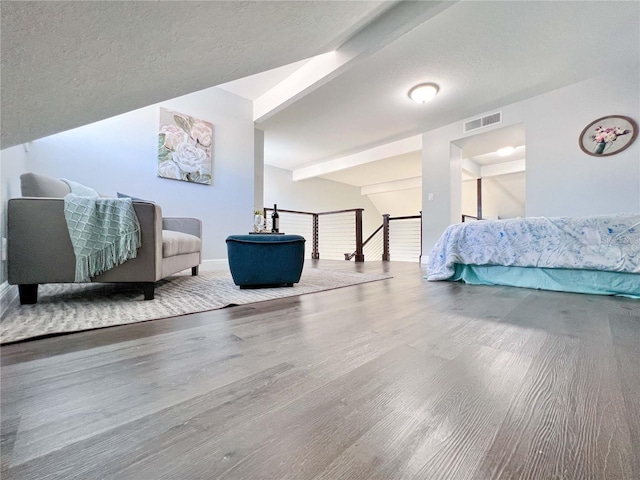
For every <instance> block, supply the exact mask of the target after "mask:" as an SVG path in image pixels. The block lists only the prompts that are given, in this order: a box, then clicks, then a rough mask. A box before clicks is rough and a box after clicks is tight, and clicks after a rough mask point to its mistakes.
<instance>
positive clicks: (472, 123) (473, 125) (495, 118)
mask: <svg viewBox="0 0 640 480" xmlns="http://www.w3.org/2000/svg"><path fill="white" fill-rule="evenodd" d="M497 123H502V112H495V113H490V114H489V115H485V116H484V117H480V118H474V119H473V120H468V121H466V122H464V128H463V131H464V133H467V132H471V131H473V130H477V129H479V128H483V127H488V126H489V125H495V124H497Z"/></svg>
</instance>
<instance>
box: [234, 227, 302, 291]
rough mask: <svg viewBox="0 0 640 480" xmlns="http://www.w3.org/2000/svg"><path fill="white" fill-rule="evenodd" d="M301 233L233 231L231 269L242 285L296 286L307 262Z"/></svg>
mask: <svg viewBox="0 0 640 480" xmlns="http://www.w3.org/2000/svg"><path fill="white" fill-rule="evenodd" d="M304 244H305V239H304V237H302V236H300V235H277V234H276V235H268V234H267V235H230V236H229V237H227V253H228V256H229V269H230V270H231V276H232V277H233V282H234V283H235V284H236V285H238V286H240V288H260V287H279V286H288V287H291V286H293V284H294V283H298V282H299V281H300V276H301V275H302V267H303V266H304Z"/></svg>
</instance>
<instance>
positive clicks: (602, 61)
mask: <svg viewBox="0 0 640 480" xmlns="http://www.w3.org/2000/svg"><path fill="white" fill-rule="evenodd" d="M605 12H606V14H605ZM639 15H640V3H639V2H609V3H603V2H484V1H483V2H459V3H457V4H455V5H453V6H452V7H450V8H448V9H447V10H445V11H444V12H442V13H440V14H439V15H437V16H435V17H434V18H432V19H430V20H428V21H427V22H425V23H423V24H422V25H420V26H419V27H417V28H415V29H414V30H412V31H411V32H409V33H407V34H406V35H404V36H402V37H401V38H399V39H398V40H396V41H395V42H393V43H391V44H389V45H387V46H386V47H384V48H382V49H380V50H379V51H377V52H376V53H374V54H373V55H371V56H370V57H368V58H367V59H365V60H363V61H362V62H360V63H358V64H357V65H355V66H353V67H352V68H351V69H349V70H347V71H346V72H344V73H343V74H342V75H340V76H338V77H336V78H334V79H332V80H331V81H330V82H328V83H326V84H325V85H323V86H322V87H321V88H318V89H317V90H315V91H313V92H311V93H310V94H308V95H307V96H305V97H304V98H302V99H300V100H298V101H297V102H295V103H294V104H292V105H290V106H289V107H287V108H286V109H284V110H283V111H281V112H279V113H278V114H276V115H274V116H272V117H271V118H269V119H267V120H265V121H264V122H260V124H259V125H258V126H259V127H260V128H262V129H264V130H265V162H266V163H268V164H271V165H275V166H279V167H281V168H288V169H294V168H299V167H300V166H303V165H312V164H315V163H319V162H321V161H323V160H327V159H331V158H336V157H340V156H344V155H347V154H351V153H355V152H357V151H359V150H362V149H364V148H367V147H372V146H375V145H379V144H383V143H387V142H388V141H390V140H395V139H399V138H404V137H407V136H409V135H412V134H417V133H421V132H424V131H428V130H430V129H433V128H436V127H439V126H442V125H446V124H449V123H451V122H454V121H458V120H461V119H465V118H469V117H473V116H476V115H478V114H480V113H484V112H487V111H491V110H493V109H495V108H499V107H501V106H504V105H508V104H511V103H513V102H516V101H519V100H523V99H525V98H528V97H531V96H534V95H537V94H541V93H544V92H546V91H550V90H553V89H556V88H559V87H562V86H565V85H568V84H571V83H575V82H577V81H580V80H583V79H586V78H589V77H592V76H596V75H599V74H602V73H605V72H613V71H616V70H617V69H621V68H625V66H628V65H630V64H635V65H637V64H638V62H640V53H639V49H640V44H639V42H638V39H639V38H640V29H639ZM421 82H435V83H437V84H439V85H440V87H441V88H440V93H439V94H438V96H437V97H436V98H435V99H434V100H433V101H432V102H431V103H428V104H425V105H418V104H415V103H412V102H411V101H410V100H409V99H408V98H407V91H408V90H409V88H410V87H411V86H413V85H415V84H417V83H421Z"/></svg>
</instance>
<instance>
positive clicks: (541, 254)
mask: <svg viewBox="0 0 640 480" xmlns="http://www.w3.org/2000/svg"><path fill="white" fill-rule="evenodd" d="M456 265H483V266H485V265H486V266H489V265H501V266H507V267H538V268H553V269H571V270H590V271H606V272H620V273H625V274H640V214H620V215H610V216H589V217H556V218H546V217H534V218H526V219H515V220H497V221H491V220H486V221H481V222H473V223H460V224H456V225H451V226H450V227H448V228H447V230H446V231H445V232H444V234H443V235H442V236H441V237H440V239H439V240H438V242H437V243H436V245H435V247H434V248H433V250H432V251H431V254H430V255H429V262H428V265H427V276H426V278H427V279H428V280H430V281H437V280H448V279H454V277H455V273H456ZM633 278H635V277H633ZM638 278H639V279H640V277H638ZM639 281H640V280H639ZM638 293H640V292H638Z"/></svg>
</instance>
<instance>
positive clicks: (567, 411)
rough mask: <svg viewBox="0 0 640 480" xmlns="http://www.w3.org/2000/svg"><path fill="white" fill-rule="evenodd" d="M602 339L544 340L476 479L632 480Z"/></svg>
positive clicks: (618, 403)
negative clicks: (564, 479) (604, 479)
mask: <svg viewBox="0 0 640 480" xmlns="http://www.w3.org/2000/svg"><path fill="white" fill-rule="evenodd" d="M607 343H608V342H607V340H606V339H605V340H604V341H602V340H593V341H586V340H583V339H579V338H576V337H570V336H566V335H555V334H554V335H550V336H549V337H548V340H547V342H545V345H544V346H543V348H542V350H541V353H540V356H538V357H537V358H536V359H534V363H533V365H532V368H531V371H530V372H529V373H528V374H527V380H526V381H525V384H524V386H523V388H522V389H521V390H520V392H519V393H518V395H517V397H516V398H515V400H514V403H513V405H512V407H511V409H510V410H509V413H508V415H507V418H506V419H505V421H504V423H503V425H502V427H501V428H500V430H499V431H498V433H497V435H496V438H495V439H494V441H493V445H492V447H491V450H490V451H489V452H488V453H487V455H486V457H485V461H484V462H483V465H482V466H481V467H480V469H479V471H478V475H479V476H484V477H486V478H522V479H538V478H633V477H632V474H631V469H630V463H629V458H630V456H631V455H632V453H633V452H632V449H631V441H630V437H629V431H628V429H627V426H626V424H625V418H624V410H623V408H624V404H623V402H622V401H621V393H620V389H619V388H618V385H617V372H616V368H615V364H614V362H613V358H612V357H611V355H610V349H609V347H610V345H608V344H607ZM612 452H615V453H614V454H612Z"/></svg>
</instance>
